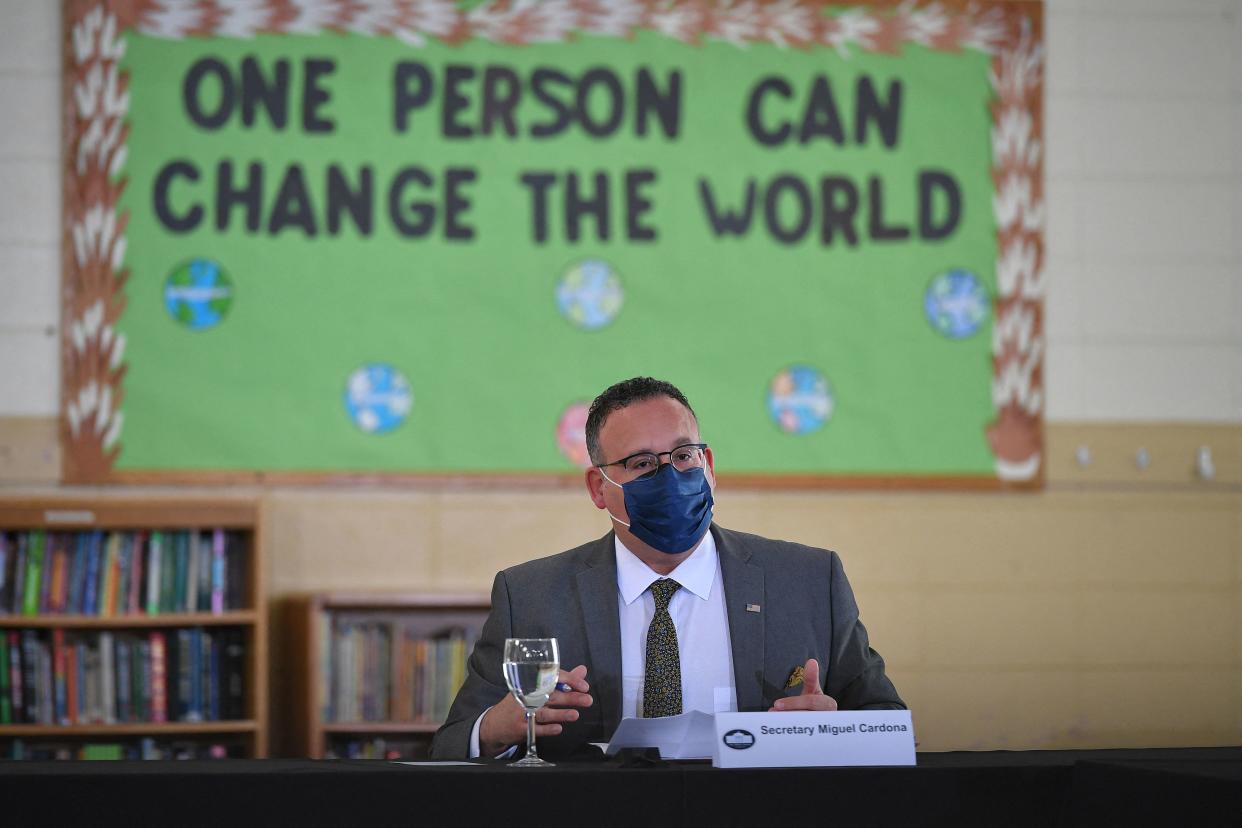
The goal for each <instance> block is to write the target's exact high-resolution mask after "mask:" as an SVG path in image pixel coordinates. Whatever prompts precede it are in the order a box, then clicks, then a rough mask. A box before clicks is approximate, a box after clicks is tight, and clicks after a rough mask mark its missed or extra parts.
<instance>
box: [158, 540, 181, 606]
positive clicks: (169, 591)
mask: <svg viewBox="0 0 1242 828" xmlns="http://www.w3.org/2000/svg"><path fill="white" fill-rule="evenodd" d="M180 535H181V533H179V531H174V533H169V534H168V535H166V536H165V539H164V547H163V550H161V554H160V556H161V559H163V560H161V561H160V587H159V610H160V612H173V611H174V610H175V603H174V596H175V595H176V544H178V538H179V536H180Z"/></svg>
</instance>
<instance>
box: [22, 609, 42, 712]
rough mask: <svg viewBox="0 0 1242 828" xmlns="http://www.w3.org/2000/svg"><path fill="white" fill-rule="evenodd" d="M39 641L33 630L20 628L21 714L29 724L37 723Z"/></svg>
mask: <svg viewBox="0 0 1242 828" xmlns="http://www.w3.org/2000/svg"><path fill="white" fill-rule="evenodd" d="M38 646H39V642H38V640H37V639H36V638H35V631H34V630H22V700H23V702H24V703H25V710H24V711H23V712H22V715H23V716H24V717H25V721H26V722H28V723H30V724H38V723H39V694H38V691H37V688H38V684H39V653H38Z"/></svg>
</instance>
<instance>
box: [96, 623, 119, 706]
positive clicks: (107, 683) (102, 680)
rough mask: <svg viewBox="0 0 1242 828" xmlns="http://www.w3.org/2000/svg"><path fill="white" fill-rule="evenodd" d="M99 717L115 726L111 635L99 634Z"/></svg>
mask: <svg viewBox="0 0 1242 828" xmlns="http://www.w3.org/2000/svg"><path fill="white" fill-rule="evenodd" d="M99 715H100V721H102V722H103V723H104V724H116V666H115V661H114V651H113V643H112V633H111V632H110V631H108V630H104V631H102V632H100V633H99Z"/></svg>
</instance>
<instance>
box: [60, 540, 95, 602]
mask: <svg viewBox="0 0 1242 828" xmlns="http://www.w3.org/2000/svg"><path fill="white" fill-rule="evenodd" d="M88 538H89V535H87V533H85V532H78V533H77V534H76V535H74V536H73V566H72V568H71V571H70V576H69V603H68V606H67V607H66V611H68V612H70V613H73V614H75V615H78V614H81V612H82V595H83V593H84V592H85V588H86V547H87V543H88Z"/></svg>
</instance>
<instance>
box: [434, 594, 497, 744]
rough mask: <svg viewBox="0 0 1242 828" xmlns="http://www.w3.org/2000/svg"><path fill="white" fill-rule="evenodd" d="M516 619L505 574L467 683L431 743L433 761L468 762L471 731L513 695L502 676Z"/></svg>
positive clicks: (472, 658)
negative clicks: (483, 716) (506, 696)
mask: <svg viewBox="0 0 1242 828" xmlns="http://www.w3.org/2000/svg"><path fill="white" fill-rule="evenodd" d="M512 629H513V619H512V613H511V610H510V604H509V585H508V582H507V581H506V579H505V573H503V572H500V573H498V574H497V575H496V580H495V581H494V582H493V583H492V610H491V613H490V614H488V616H487V621H486V622H484V624H483V633H482V635H481V636H480V637H479V640H478V643H476V644H475V645H474V652H472V653H471V654H470V659H469V660H468V661H467V662H466V682H465V684H463V685H462V687H461V690H459V691H458V692H457V698H456V699H454V700H453V706H452V707H451V708H449V713H448V718H446V719H445V720H444V724H443V725H442V726H441V727H440V729H439V730H437V731H436V735H435V738H434V739H432V742H431V757H432V758H433V759H466V758H467V757H468V755H469V752H470V731H471V730H472V729H473V728H474V723H475V720H476V719H478V718H479V716H480V715H481V714H482V713H483V711H484V710H486V709H487V708H489V707H491V706H492V705H494V704H496V703H497V702H499V701H501V700H502V699H504V697H505V695H506V694H507V693H508V692H509V690H508V688H507V687H506V685H505V679H504V674H503V673H502V672H501V669H502V668H501V660H502V658H503V656H504V648H505V639H506V638H509V637H511V635H512V633H511V630H512Z"/></svg>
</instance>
